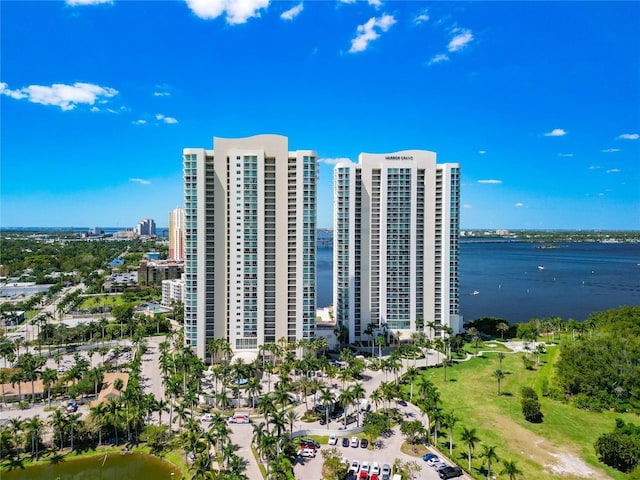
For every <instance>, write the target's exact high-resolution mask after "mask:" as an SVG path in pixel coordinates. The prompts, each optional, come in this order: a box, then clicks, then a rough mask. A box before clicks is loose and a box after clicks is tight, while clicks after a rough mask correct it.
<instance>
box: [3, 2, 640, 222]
mask: <svg viewBox="0 0 640 480" xmlns="http://www.w3.org/2000/svg"><path fill="white" fill-rule="evenodd" d="M0 9H1V12H0V13H1V16H0V20H1V22H2V25H1V41H2V42H1V64H0V67H1V70H0V108H1V172H0V173H1V192H0V193H1V204H2V205H1V210H0V214H1V215H0V226H3V227H8V226H86V227H91V226H103V227H105V226H110V227H116V226H117V227H123V228H124V227H132V226H134V225H135V224H136V223H137V222H138V221H140V220H141V219H143V218H146V217H151V218H154V219H155V220H156V223H157V224H158V225H159V226H165V225H166V224H167V223H168V221H167V216H168V212H169V210H171V209H173V208H175V207H176V206H180V205H182V204H183V196H182V160H181V155H182V149H183V148H184V147H204V148H212V141H213V140H212V138H213V136H220V137H244V136H250V135H255V134H259V133H276V134H281V135H286V136H288V137H289V148H290V149H291V150H295V149H313V150H316V151H317V152H318V155H319V157H320V158H321V165H320V170H319V193H320V201H319V205H318V225H319V226H320V227H331V226H332V202H330V201H326V199H329V198H332V195H333V194H332V183H333V170H332V168H333V164H334V163H335V161H336V160H337V159H344V158H349V159H351V160H354V161H355V160H357V156H358V154H359V153H360V152H369V153H385V152H394V151H398V150H403V149H425V150H432V151H435V152H436V153H437V155H438V162H441V163H444V162H458V163H460V165H461V171H462V198H461V204H462V205H463V209H462V217H461V227H462V228H465V229H469V228H581V229H604V228H609V229H640V136H639V134H640V40H639V37H638V25H640V2H567V3H562V2H514V3H511V2H472V3H462V2H440V1H438V2H419V1H412V2H397V1H386V2H385V1H373V0H370V1H368V2H366V1H354V2H340V1H304V2H280V1H276V2H274V1H271V2H270V1H269V0H244V1H242V2H236V1H234V0H206V1H205V0H188V1H186V2H183V1H162V2H151V1H147V2H132V1H125V0H122V1H118V0H113V1H112V2H99V1H94V0H68V1H67V2H63V1H46V2H26V1H19V2H11V1H2V2H1V3H0Z"/></svg>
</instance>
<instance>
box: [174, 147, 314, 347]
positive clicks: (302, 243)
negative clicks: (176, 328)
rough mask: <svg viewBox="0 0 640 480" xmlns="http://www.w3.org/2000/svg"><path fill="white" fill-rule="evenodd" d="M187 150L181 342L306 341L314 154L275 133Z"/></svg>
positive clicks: (310, 314) (309, 334) (310, 327)
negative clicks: (293, 147)
mask: <svg viewBox="0 0 640 480" xmlns="http://www.w3.org/2000/svg"><path fill="white" fill-rule="evenodd" d="M213 143H214V150H205V149H202V148H185V149H184V152H183V154H184V158H183V159H184V196H185V198H184V201H185V228H186V244H185V255H186V259H185V290H186V298H185V342H186V343H187V345H190V346H191V347H192V348H193V349H194V351H195V352H196V353H197V355H198V356H199V357H200V358H205V354H206V344H207V342H208V340H209V339H213V338H225V339H227V340H228V341H229V343H230V344H231V348H232V349H233V350H234V351H235V352H240V351H250V352H257V351H258V348H259V347H260V345H263V344H265V343H271V342H276V341H278V340H279V339H280V338H282V337H284V338H285V339H286V340H287V341H296V340H299V339H303V338H304V339H311V338H313V337H314V335H315V309H316V176H317V159H316V153H315V152H314V151H311V150H298V151H293V152H290V151H289V150H288V139H287V138H286V137H283V136H279V135H256V136H253V137H247V138H238V139H226V138H217V137H216V138H214V140H213Z"/></svg>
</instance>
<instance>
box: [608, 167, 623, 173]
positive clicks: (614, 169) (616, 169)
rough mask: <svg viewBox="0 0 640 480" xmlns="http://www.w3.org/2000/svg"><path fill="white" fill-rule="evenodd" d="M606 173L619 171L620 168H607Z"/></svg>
mask: <svg viewBox="0 0 640 480" xmlns="http://www.w3.org/2000/svg"><path fill="white" fill-rule="evenodd" d="M607 173H620V169H619V168H610V169H609V170H607Z"/></svg>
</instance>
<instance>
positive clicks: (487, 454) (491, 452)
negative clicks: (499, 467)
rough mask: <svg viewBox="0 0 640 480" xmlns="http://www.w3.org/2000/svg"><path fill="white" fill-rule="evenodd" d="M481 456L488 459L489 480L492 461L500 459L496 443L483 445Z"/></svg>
mask: <svg viewBox="0 0 640 480" xmlns="http://www.w3.org/2000/svg"><path fill="white" fill-rule="evenodd" d="M480 457H482V458H486V459H487V480H489V479H490V478H491V461H492V460H495V461H496V462H497V461H498V460H499V459H498V455H497V454H496V447H495V446H494V445H482V453H481V454H480Z"/></svg>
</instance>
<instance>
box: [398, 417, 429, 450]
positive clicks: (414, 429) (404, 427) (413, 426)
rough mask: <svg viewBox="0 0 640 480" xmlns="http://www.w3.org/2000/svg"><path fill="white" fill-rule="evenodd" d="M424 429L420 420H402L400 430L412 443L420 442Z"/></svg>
mask: <svg viewBox="0 0 640 480" xmlns="http://www.w3.org/2000/svg"><path fill="white" fill-rule="evenodd" d="M424 430H425V429H424V427H423V426H422V422H421V421H420V420H414V421H411V422H402V423H401V424H400V432H401V433H402V435H404V436H405V437H406V439H407V442H408V443H410V444H416V443H418V441H419V439H420V437H422V436H424V433H425V432H424Z"/></svg>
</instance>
